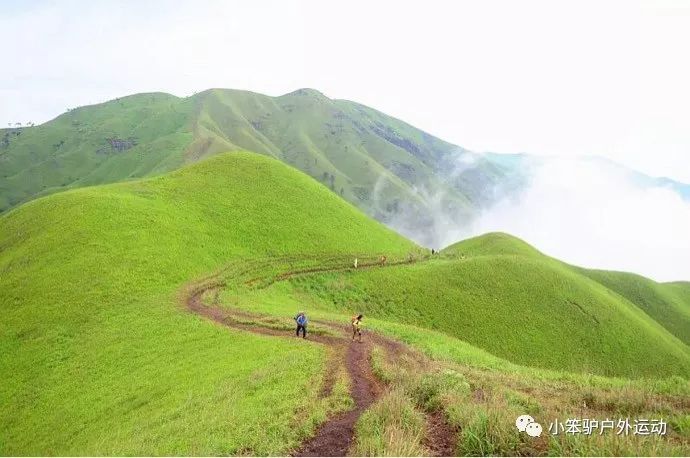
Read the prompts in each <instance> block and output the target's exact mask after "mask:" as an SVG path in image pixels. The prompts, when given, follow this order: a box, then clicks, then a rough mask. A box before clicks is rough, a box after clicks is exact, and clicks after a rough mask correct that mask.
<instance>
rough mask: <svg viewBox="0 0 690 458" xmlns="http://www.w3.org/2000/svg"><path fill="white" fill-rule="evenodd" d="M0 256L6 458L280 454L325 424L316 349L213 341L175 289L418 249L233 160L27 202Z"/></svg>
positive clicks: (304, 188)
mask: <svg viewBox="0 0 690 458" xmlns="http://www.w3.org/2000/svg"><path fill="white" fill-rule="evenodd" d="M335 228H337V230H334V229H335ZM0 247H1V251H2V254H1V256H0V272H2V275H1V276H0V309H1V310H2V314H3V320H2V322H1V323H0V368H2V370H1V373H2V377H3V383H2V384H1V385H0V404H1V405H3V409H2V411H1V412H0V453H2V454H9V455H12V454H38V455H44V454H48V455H52V454H95V455H100V454H126V455H128V454H133V455H159V454H167V455H170V454H193V455H217V454H237V453H251V454H284V453H287V452H289V450H290V449H291V448H293V447H296V446H297V445H298V444H299V442H300V441H301V439H302V438H303V437H305V436H306V435H308V434H309V433H310V432H311V431H312V430H313V428H314V425H315V424H316V423H317V422H318V421H322V420H323V419H324V418H325V415H326V413H327V411H328V410H329V409H331V408H333V402H334V401H332V400H329V399H327V400H319V399H318V398H317V396H315V393H316V392H317V391H318V387H319V385H320V381H321V377H322V376H323V368H324V364H325V354H324V350H323V348H322V347H320V346H317V345H313V344H310V343H305V342H302V341H294V342H292V341H283V340H280V339H274V338H269V337H257V336H253V335H248V334H244V333H239V332H231V331H228V330H227V329H224V328H222V327H220V326H217V325H215V324H212V323H210V322H207V321H205V320H203V319H201V318H199V317H197V316H194V315H192V314H190V313H189V312H187V311H186V310H185V309H184V308H183V307H182V305H181V304H180V303H179V299H178V295H177V294H178V291H179V289H180V288H181V286H182V285H184V284H185V283H187V282H189V281H190V280H192V279H194V278H198V277H199V276H202V275H205V274H206V273H207V272H209V271H212V270H214V269H216V268H217V267H220V266H221V265H222V263H224V262H226V261H227V260H228V259H232V258H234V257H237V256H256V257H262V256H268V255H281V254H283V255H295V254H299V255H303V254H305V253H317V254H318V253H323V252H331V253H339V252H341V253H343V252H350V251H351V250H354V251H355V252H378V250H385V251H387V252H391V253H399V254H400V255H402V254H403V253H406V252H407V251H409V250H415V249H416V248H415V246H414V245H413V244H411V243H410V242H408V241H406V240H405V239H403V238H402V237H400V236H397V235H396V234H394V233H393V232H392V231H390V230H388V229H386V228H385V227H383V226H381V225H380V224H378V223H376V222H374V221H372V220H369V219H367V218H366V217H364V216H363V215H362V214H361V213H360V212H359V211H357V210H356V209H355V208H354V207H352V206H351V205H349V204H347V203H346V202H344V201H342V200H340V199H339V198H338V197H336V196H335V195H334V194H332V193H331V192H329V191H328V190H327V189H325V188H324V187H322V186H321V185H319V184H318V183H317V182H315V181H314V180H312V179H311V178H309V177H307V176H304V175H302V174H300V173H298V172H296V171H294V170H293V169H291V168H289V167H287V166H285V165H283V164H281V163H279V162H277V161H275V160H271V159H267V158H264V157H262V156H257V155H253V154H244V153H243V154H233V155H223V156H217V157H214V158H212V159H210V160H208V161H205V162H202V163H199V164H197V165H194V166H192V167H189V168H185V169H183V170H181V171H178V172H175V173H173V174H171V175H168V176H165V177H161V178H155V179H150V180H146V181H136V182H130V183H124V184H116V185H108V186H103V187H95V188H85V189H80V190H74V191H68V192H65V193H60V194H55V195H52V196H49V197H45V198H42V199H38V200H35V201H33V202H30V203H28V204H26V205H24V206H22V207H20V208H18V209H15V210H13V211H11V212H9V213H7V214H5V215H3V216H2V217H0ZM336 391H337V390H336ZM341 391H342V390H341ZM336 397H338V396H337V393H336ZM340 397H342V395H340ZM336 404H342V402H336ZM298 407H299V413H298V414H297V413H296V411H297V408H298ZM305 412H306V414H305Z"/></svg>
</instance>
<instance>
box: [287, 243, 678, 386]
mask: <svg viewBox="0 0 690 458" xmlns="http://www.w3.org/2000/svg"><path fill="white" fill-rule="evenodd" d="M293 283H294V284H295V286H296V287H297V288H298V289H299V290H300V291H302V290H304V291H314V292H316V294H318V295H319V296H320V298H321V299H324V300H326V301H327V302H330V304H331V306H332V307H333V308H335V309H337V310H340V309H346V310H352V309H354V310H361V311H362V312H363V313H364V314H365V315H369V316H372V317H376V318H381V319H388V320H398V321H401V322H404V323H408V324H414V325H416V326H420V327H426V328H431V329H435V330H439V331H442V332H444V333H446V334H448V335H451V336H454V337H458V338H460V339H462V340H465V341H467V342H469V343H470V344H472V345H475V346H478V347H480V348H482V349H484V350H487V351H489V352H490V353H492V354H494V355H497V356H499V357H503V358H506V359H508V360H510V361H513V362H516V363H519V364H524V365H530V366H537V367H544V368H549V369H558V370H563V369H565V370H569V371H575V372H589V373H595V374H601V375H617V376H627V377H656V376H664V375H673V374H679V375H683V376H685V377H687V376H688V375H690V348H689V347H688V346H686V345H685V344H683V343H682V342H681V340H679V339H678V338H676V337H675V336H674V335H672V334H671V333H669V331H667V330H666V329H665V328H664V327H662V326H661V325H660V324H659V323H657V322H656V321H654V320H653V319H651V318H650V317H649V316H648V315H647V314H645V313H644V312H643V311H642V310H640V309H639V308H638V307H637V306H636V305H634V304H633V303H631V302H629V301H628V300H626V299H625V298H623V297H621V296H620V295H619V294H617V293H615V292H613V291H611V290H610V289H608V288H607V287H605V286H603V285H602V284H600V283H598V282H596V281H594V280H592V279H590V278H588V277H586V276H585V275H583V274H582V273H580V272H578V271H577V269H575V268H572V267H571V266H567V265H566V264H563V263H561V262H560V261H557V260H555V259H552V258H549V257H547V256H544V255H542V254H540V253H539V252H538V251H537V250H535V249H533V248H532V247H530V246H529V245H527V244H526V243H524V242H522V241H520V240H517V239H515V238H513V237H510V236H508V235H506V234H488V235H485V236H482V237H477V238H474V239H470V240H467V241H464V242H460V243H458V244H456V245H454V246H452V247H449V248H448V249H446V250H444V251H442V252H441V255H440V256H438V257H437V259H435V260H432V261H430V262H426V263H423V264H417V265H409V266H400V267H396V268H390V269H380V270H372V271H366V272H357V273H353V274H350V275H343V276H340V277H335V276H330V277H329V276H324V277H322V278H320V279H295V280H294V281H293Z"/></svg>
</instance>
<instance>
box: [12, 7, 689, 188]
mask: <svg viewBox="0 0 690 458" xmlns="http://www.w3.org/2000/svg"><path fill="white" fill-rule="evenodd" d="M0 42H1V43H2V44H3V45H2V46H3V53H2V56H3V58H2V64H3V65H2V67H3V71H1V72H0V125H2V124H4V123H6V122H9V121H21V122H26V121H29V120H32V121H36V122H38V121H45V120H47V119H49V118H51V117H54V116H56V115H58V114H59V113H61V112H62V111H64V110H65V109H66V108H68V107H74V106H79V105H83V104H88V103H97V102H102V101H104V100H107V99H110V98H115V97H118V96H122V95H125V94H130V93H134V92H141V91H166V92H171V93H173V94H176V95H190V94H192V93H193V92H196V91H199V90H203V89H207V88H209V87H232V88H238V89H249V90H253V91H257V92H263V93H268V94H271V95H278V94H282V93H285V92H289V91H291V90H294V89H295V88H298V87H315V88H317V89H320V90H321V91H323V92H324V93H325V94H327V95H329V96H332V97H338V98H347V99H352V100H357V101H360V102H362V103H366V104H368V105H371V106H373V107H375V108H378V109H381V110H382V111H385V112H388V113H390V114H392V115H394V116H397V117H399V118H402V119H404V120H406V121H408V122H410V123H411V124H413V125H416V126H418V127H421V128H423V129H425V130H427V131H429V132H431V133H433V134H435V135H438V136H440V137H442V138H444V139H446V140H449V141H452V142H455V143H457V144H459V145H461V146H466V147H468V148H470V149H472V150H475V151H495V152H506V153H511V152H527V153H535V154H546V155H552V154H558V155H563V154H565V155H575V154H598V155H603V156H606V157H610V158H612V159H615V160H617V161H619V162H622V163H624V164H627V165H631V166H633V167H635V168H638V169H640V170H642V171H644V172H647V173H651V174H659V175H668V176H670V177H672V178H675V179H679V180H681V181H686V182H690V167H689V166H688V162H687V155H688V151H690V136H688V135H687V126H686V124H687V115H686V110H687V106H688V105H690V86H688V84H687V81H689V80H690V61H688V59H683V58H682V56H684V55H685V54H686V49H685V48H686V46H687V43H688V42H690V5H688V3H687V2H685V3H683V2H678V1H676V2H672V1H661V2H660V1H654V2H652V1H649V2H630V1H628V0H606V1H587V0H583V1H580V2H571V3H567V2H552V1H549V0H526V1H522V2H513V1H509V0H503V1H501V0H492V1H484V2H475V1H472V2H469V1H453V2H451V1H440V0H439V1H423V2H422V1H418V2H400V1H384V0H382V1H376V2H369V1H364V0H352V1H349V2H323V1H316V0H303V1H251V2H250V1H232V2H230V1H221V0H205V1H204V0H200V1H197V2H182V1H179V2H171V1H162V0H154V1H147V2H139V1H133V0H123V1H117V2H116V1H111V2H108V1H103V2H89V1H86V0H71V1H69V0H65V1H61V2H47V1H43V2H19V1H16V2H5V3H4V4H3V14H2V15H0Z"/></svg>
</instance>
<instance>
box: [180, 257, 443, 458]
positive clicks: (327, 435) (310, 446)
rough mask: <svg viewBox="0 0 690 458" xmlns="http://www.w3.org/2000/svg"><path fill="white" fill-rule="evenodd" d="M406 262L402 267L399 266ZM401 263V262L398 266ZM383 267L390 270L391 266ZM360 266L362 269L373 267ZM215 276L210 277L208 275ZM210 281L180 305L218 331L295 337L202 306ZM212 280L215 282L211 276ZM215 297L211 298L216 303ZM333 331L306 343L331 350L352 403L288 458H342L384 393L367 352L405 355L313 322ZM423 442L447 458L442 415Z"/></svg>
mask: <svg viewBox="0 0 690 458" xmlns="http://www.w3.org/2000/svg"><path fill="white" fill-rule="evenodd" d="M405 263H407V262H405ZM401 264H402V263H401ZM389 265H395V264H393V263H391V264H389ZM373 266H374V264H372V265H366V264H365V266H362V267H373ZM338 270H345V269H343V268H311V269H305V270H302V271H291V272H285V273H282V274H280V275H278V276H276V277H273V278H272V279H271V280H270V281H269V282H270V283H273V282H275V281H284V280H287V279H289V278H291V277H293V276H295V275H305V274H307V275H308V274H315V273H323V272H329V271H338ZM214 277H215V276H214ZM214 277H210V278H209V279H208V280H207V281H206V282H204V283H201V284H198V285H196V286H194V287H192V289H190V290H188V291H187V293H186V297H185V303H186V305H187V307H188V309H189V310H190V311H192V312H194V313H196V314H198V315H201V316H204V317H206V318H208V319H210V320H213V321H215V322H217V323H220V324H222V325H224V326H227V327H230V328H234V329H238V330H243V331H248V332H253V333H257V334H262V335H268V336H276V337H282V338H295V337H294V336H292V335H291V334H288V333H286V332H285V331H284V330H279V329H273V328H270V327H267V326H261V324H260V323H257V324H254V323H256V322H253V323H252V324H246V323H245V322H243V321H241V320H238V318H237V317H243V318H260V316H258V315H256V316H255V315H253V314H251V313H248V312H244V311H243V312H240V311H237V312H235V311H232V310H230V309H227V308H223V307H219V306H218V305H217V304H213V305H207V304H205V303H204V301H203V297H204V295H205V294H206V293H207V292H209V291H214V290H215V291H218V290H219V289H220V288H222V287H223V283H222V282H219V281H218V280H217V279H214ZM215 278H217V277H215ZM261 280H265V279H264V278H260V277H259V278H254V279H252V280H250V281H249V282H247V283H249V284H252V283H255V282H257V281H261ZM217 297H218V296H217V294H216V299H217ZM319 324H323V325H325V326H327V327H328V328H329V329H331V330H334V331H336V334H337V335H317V334H314V333H311V334H310V335H309V336H308V339H309V340H311V341H314V342H318V343H320V344H323V345H326V346H328V347H330V348H331V349H332V350H334V351H333V352H332V353H333V355H335V357H336V358H341V359H342V363H343V364H344V367H345V368H346V370H347V372H348V375H349V377H350V396H351V397H352V400H353V401H354V408H353V409H352V410H350V411H347V412H343V413H340V414H337V415H335V416H333V417H331V418H329V419H328V420H327V421H326V422H325V423H323V424H322V425H321V426H320V427H319V428H318V430H317V431H316V433H315V435H314V436H313V437H312V438H311V439H309V440H307V441H306V442H304V443H303V444H302V445H301V446H300V447H299V448H298V449H297V450H295V451H294V452H293V456H346V455H347V454H348V452H349V451H350V449H351V447H352V443H353V440H354V436H355V424H356V423H357V420H358V419H359V417H360V415H361V414H362V413H363V412H364V411H365V410H366V409H367V408H368V407H369V406H371V405H372V404H373V403H374V402H375V401H376V400H377V399H378V398H379V397H380V396H381V394H382V393H383V392H384V389H385V387H384V386H383V384H382V383H381V382H380V381H379V380H378V379H377V378H376V376H375V375H374V373H373V371H372V367H371V362H370V358H371V352H372V349H373V347H374V344H376V345H378V346H380V347H383V348H384V349H385V350H386V352H387V353H388V355H389V356H395V355H402V354H404V353H410V349H409V348H407V347H406V346H405V345H403V344H401V343H400V342H396V341H394V340H392V339H388V338H386V337H383V336H380V335H377V334H368V335H367V339H365V341H364V342H362V343H359V342H353V341H352V340H351V338H350V334H349V331H350V329H349V327H348V326H339V325H336V324H334V323H319ZM337 366H338V365H337V364H329V365H328V367H329V372H327V373H326V376H325V382H324V386H323V388H322V391H321V395H322V396H328V395H329V394H330V392H331V389H332V387H333V384H334V383H335V373H334V369H335V368H336V367H337ZM427 430H428V433H427V438H426V440H425V446H426V447H427V448H428V449H429V451H430V452H432V453H433V454H434V455H435V456H449V455H452V454H453V452H454V450H453V444H454V440H455V431H453V429H452V428H451V427H450V426H449V425H448V423H447V421H446V419H445V415H443V414H442V413H441V412H435V413H432V414H429V415H428V418H427Z"/></svg>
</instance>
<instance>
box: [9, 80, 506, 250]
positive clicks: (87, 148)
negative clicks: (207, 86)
mask: <svg viewBox="0 0 690 458" xmlns="http://www.w3.org/2000/svg"><path fill="white" fill-rule="evenodd" d="M239 150H250V151H255V152H257V153H262V154H265V155H269V156H273V157H276V158H278V159H280V160H282V161H284V162H285V163H287V164H290V165H292V166H294V167H296V168H298V169H299V170H301V171H303V172H305V173H306V174H308V175H310V176H312V177H314V178H316V179H317V180H319V181H321V182H322V183H323V184H325V185H326V186H327V187H328V188H330V189H331V190H332V191H333V192H334V193H336V194H338V195H340V196H342V197H344V198H345V199H346V200H348V201H349V202H351V203H353V204H354V205H355V206H357V207H358V208H360V209H361V210H363V211H364V212H365V213H367V214H369V215H371V216H374V217H375V218H376V219H378V220H379V221H384V222H389V223H390V222H394V223H395V225H396V227H397V228H398V229H400V230H402V231H403V232H410V231H415V232H424V229H425V228H427V229H428V226H429V225H430V221H431V220H430V216H429V212H430V210H432V209H435V210H446V211H448V212H449V213H451V214H453V215H455V216H456V217H457V218H459V219H462V218H465V217H467V216H468V215H469V214H471V212H472V211H473V210H474V209H476V207H478V206H480V205H483V204H485V203H486V202H488V201H489V200H491V199H492V198H494V191H495V185H496V184H497V183H499V182H504V181H506V180H505V176H506V173H507V172H506V170H507V169H506V168H504V167H503V166H501V165H497V164H494V163H493V162H490V161H487V160H485V159H483V158H481V157H480V156H477V155H473V154H471V153H469V152H467V151H464V150H463V149H462V148H459V147H457V146H455V145H452V144H449V143H447V142H444V141H442V140H439V139H438V138H435V137H433V136H431V135H429V134H427V133H425V132H422V131H420V130H418V129H416V128H414V127H412V126H410V125H409V124H406V123H404V122H402V121H399V120H397V119H394V118H392V117H389V116H387V115H385V114H383V113H380V112H378V111H376V110H373V109H371V108H368V107H365V106H363V105H360V104H357V103H354V102H349V101H345V100H332V99H329V98H327V97H325V96H324V95H323V94H321V93H319V92H318V91H315V90H312V89H301V90H298V91H295V92H292V93H290V94H286V95H283V96H280V97H269V96H265V95H261V94H256V93H252V92H247V91H235V90H225V89H212V90H208V91H204V92H201V93H198V94H196V95H194V96H192V97H188V98H177V97H174V96H172V95H169V94H161V93H155V94H138V95H133V96H129V97H123V98H120V99H116V100H112V101H109V102H106V103H103V104H99V105H93V106H87V107H80V108H77V109H73V110H71V111H69V112H68V113H65V114H63V115H61V116H59V117H58V118H56V119H55V120H53V121H50V122H47V123H45V124H43V125H40V126H36V127H26V128H15V129H0V164H2V167H1V168H2V172H1V173H0V212H1V211H6V210H8V209H10V208H12V207H14V206H16V205H18V204H20V203H22V202H25V201H27V200H29V199H32V198H35V197H36V196H40V195H44V194H47V193H51V192H55V191H57V190H64V189H67V188H72V187H80V186H85V185H93V184H101V183H111V182H115V181H121V180H126V179H131V178H137V177H144V176H149V175H157V174H160V173H163V172H166V171H170V170H174V169H177V168H179V167H181V166H182V165H184V164H186V163H191V162H195V161H197V160H199V159H202V158H204V157H207V156H209V155H213V154H216V153H219V152H226V151H239ZM511 180H512V179H511ZM511 180H508V181H507V182H508V183H511V184H510V185H509V186H513V184H512V183H513V181H511ZM438 196H443V197H442V198H441V200H440V202H439V201H438V200H437V199H435V197H438ZM401 214H405V215H406V216H407V217H406V218H404V219H402V218H400V217H399V216H400V215H401ZM428 237H429V239H428V240H423V241H424V242H427V243H430V244H431V243H432V242H433V233H432V232H429V233H428Z"/></svg>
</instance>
